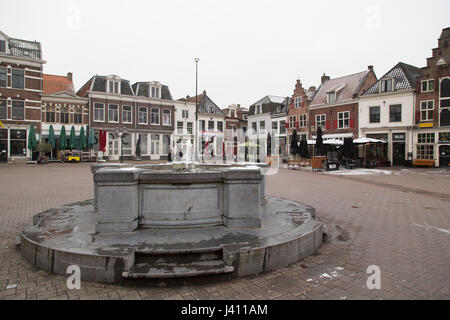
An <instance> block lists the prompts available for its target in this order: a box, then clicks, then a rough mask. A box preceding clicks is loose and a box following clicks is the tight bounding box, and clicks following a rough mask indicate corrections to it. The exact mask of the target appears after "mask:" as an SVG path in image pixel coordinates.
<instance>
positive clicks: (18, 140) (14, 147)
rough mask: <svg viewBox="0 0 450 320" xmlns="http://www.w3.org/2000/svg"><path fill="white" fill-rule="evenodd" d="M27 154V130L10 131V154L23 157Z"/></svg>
mask: <svg viewBox="0 0 450 320" xmlns="http://www.w3.org/2000/svg"><path fill="white" fill-rule="evenodd" d="M26 155H27V130H11V131H10V156H11V157H14V156H15V157H25V156H26Z"/></svg>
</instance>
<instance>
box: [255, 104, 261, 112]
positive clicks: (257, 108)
mask: <svg viewBox="0 0 450 320" xmlns="http://www.w3.org/2000/svg"><path fill="white" fill-rule="evenodd" d="M256 114H261V105H260V104H258V105H257V106H256Z"/></svg>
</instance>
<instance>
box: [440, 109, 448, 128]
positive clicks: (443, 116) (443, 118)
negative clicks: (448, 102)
mask: <svg viewBox="0 0 450 320" xmlns="http://www.w3.org/2000/svg"><path fill="white" fill-rule="evenodd" d="M439 126H440V127H449V126H450V109H442V110H441V113H440V114H439Z"/></svg>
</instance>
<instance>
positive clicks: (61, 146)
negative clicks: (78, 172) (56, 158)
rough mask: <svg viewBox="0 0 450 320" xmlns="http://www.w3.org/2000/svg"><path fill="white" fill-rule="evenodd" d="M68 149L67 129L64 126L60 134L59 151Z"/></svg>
mask: <svg viewBox="0 0 450 320" xmlns="http://www.w3.org/2000/svg"><path fill="white" fill-rule="evenodd" d="M66 148H67V137H66V128H65V127H64V126H62V127H61V133H60V134H59V150H66Z"/></svg>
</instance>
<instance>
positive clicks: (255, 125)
mask: <svg viewBox="0 0 450 320" xmlns="http://www.w3.org/2000/svg"><path fill="white" fill-rule="evenodd" d="M252 130H253V133H256V132H258V129H257V123H256V122H252Z"/></svg>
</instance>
